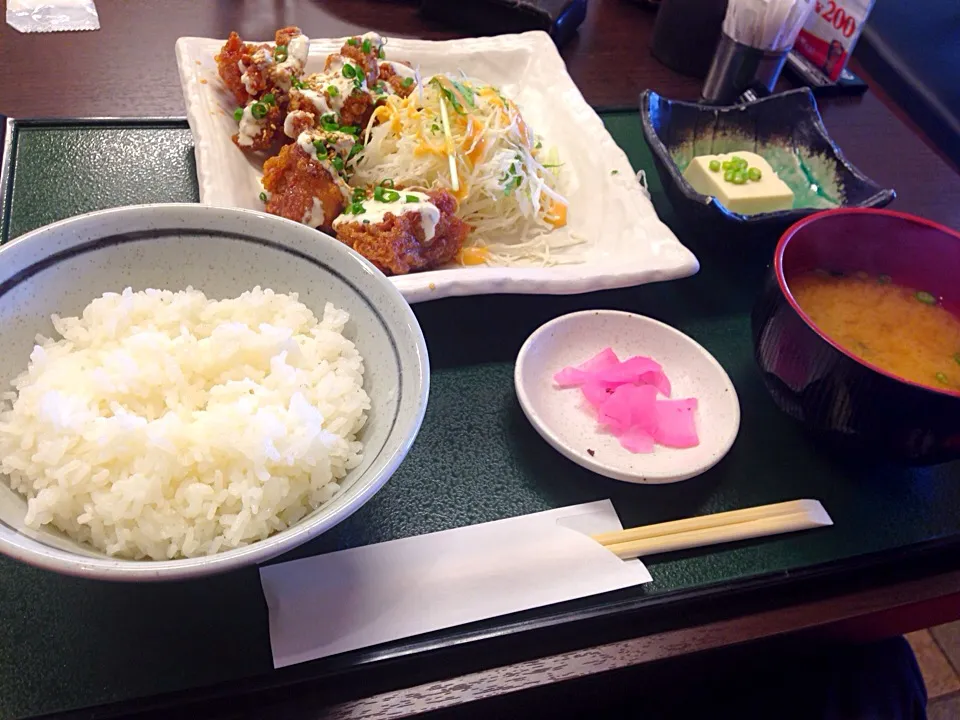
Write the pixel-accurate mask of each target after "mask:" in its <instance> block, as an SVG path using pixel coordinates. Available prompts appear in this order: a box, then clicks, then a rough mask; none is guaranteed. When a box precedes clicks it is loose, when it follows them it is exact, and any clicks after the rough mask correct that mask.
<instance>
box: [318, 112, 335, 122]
mask: <svg viewBox="0 0 960 720" xmlns="http://www.w3.org/2000/svg"><path fill="white" fill-rule="evenodd" d="M320 122H322V123H336V122H337V116H336V115H334V114H333V113H327V114H326V115H321V116H320Z"/></svg>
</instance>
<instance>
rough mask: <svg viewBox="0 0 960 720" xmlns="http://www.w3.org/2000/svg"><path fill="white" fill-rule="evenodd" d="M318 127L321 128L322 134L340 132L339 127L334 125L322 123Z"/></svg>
mask: <svg viewBox="0 0 960 720" xmlns="http://www.w3.org/2000/svg"><path fill="white" fill-rule="evenodd" d="M320 127H322V128H323V130H324V132H337V131H338V130H340V126H339V125H337V124H336V123H323V124H322V125H321V126H320Z"/></svg>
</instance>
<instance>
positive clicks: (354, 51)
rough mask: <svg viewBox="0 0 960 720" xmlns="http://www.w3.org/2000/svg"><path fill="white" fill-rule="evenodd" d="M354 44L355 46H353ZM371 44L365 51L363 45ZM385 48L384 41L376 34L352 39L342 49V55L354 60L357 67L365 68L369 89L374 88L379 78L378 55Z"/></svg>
mask: <svg viewBox="0 0 960 720" xmlns="http://www.w3.org/2000/svg"><path fill="white" fill-rule="evenodd" d="M351 42H352V43H354V44H351ZM364 42H368V43H369V50H368V51H367V52H364V51H363V43H364ZM382 46H383V40H382V39H381V38H380V36H379V35H377V34H376V33H367V35H365V36H363V37H352V38H349V39H348V40H347V42H345V43H344V44H343V47H342V48H340V54H341V55H343V56H344V57H345V58H349V59H351V60H353V61H354V62H355V63H356V64H357V65H359V66H360V67H362V68H363V73H364V75H366V78H367V87H373V86H374V85H375V84H376V82H377V77H378V71H379V66H378V64H377V63H378V62H379V60H378V55H379V53H380V48H381V47H382Z"/></svg>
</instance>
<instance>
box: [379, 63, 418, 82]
mask: <svg viewBox="0 0 960 720" xmlns="http://www.w3.org/2000/svg"><path fill="white" fill-rule="evenodd" d="M380 64H381V65H389V66H390V67H392V68H393V71H394V72H395V73H396V74H397V75H399V76H400V77H402V78H413V79H414V80H416V79H417V71H416V70H414V69H413V68H412V67H410V66H409V65H404V64H403V63H399V62H392V61H390V60H381V61H380Z"/></svg>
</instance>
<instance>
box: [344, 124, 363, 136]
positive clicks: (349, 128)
mask: <svg viewBox="0 0 960 720" xmlns="http://www.w3.org/2000/svg"><path fill="white" fill-rule="evenodd" d="M359 130H360V128H358V127H357V126H356V125H344V126H342V127H341V128H340V132H342V133H346V134H347V135H356V134H357V132H359Z"/></svg>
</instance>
